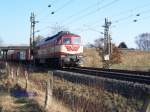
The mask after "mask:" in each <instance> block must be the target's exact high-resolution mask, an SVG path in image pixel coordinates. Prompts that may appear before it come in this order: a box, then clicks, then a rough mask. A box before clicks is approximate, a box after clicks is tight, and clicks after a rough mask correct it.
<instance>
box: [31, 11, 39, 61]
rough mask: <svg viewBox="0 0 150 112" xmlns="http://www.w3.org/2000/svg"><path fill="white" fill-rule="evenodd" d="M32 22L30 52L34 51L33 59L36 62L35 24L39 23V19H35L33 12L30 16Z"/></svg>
mask: <svg viewBox="0 0 150 112" xmlns="http://www.w3.org/2000/svg"><path fill="white" fill-rule="evenodd" d="M30 22H31V29H30V53H31V51H32V56H33V61H34V63H35V52H34V49H35V24H36V23H38V21H35V14H34V13H33V12H32V13H31V16H30ZM30 59H31V57H30Z"/></svg>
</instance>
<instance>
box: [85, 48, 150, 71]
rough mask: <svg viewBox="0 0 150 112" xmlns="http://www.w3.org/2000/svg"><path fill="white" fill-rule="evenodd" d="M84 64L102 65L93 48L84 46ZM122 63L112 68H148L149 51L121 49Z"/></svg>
mask: <svg viewBox="0 0 150 112" xmlns="http://www.w3.org/2000/svg"><path fill="white" fill-rule="evenodd" d="M84 56H85V57H84V66H87V67H102V59H101V57H100V56H99V54H98V52H97V51H96V49H94V48H84ZM121 59H122V63H120V64H115V65H113V66H112V68H115V69H129V70H150V52H144V51H129V50H122V57H121Z"/></svg>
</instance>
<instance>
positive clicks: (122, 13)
mask: <svg viewBox="0 0 150 112" xmlns="http://www.w3.org/2000/svg"><path fill="white" fill-rule="evenodd" d="M148 6H150V3H146V4H144V5H141V6H139V7H135V8H131V9H128V10H124V11H121V12H119V13H117V14H115V15H111V16H109V17H110V18H113V17H119V16H121V15H125V13H126V14H127V13H131V12H134V11H136V10H138V9H143V8H145V7H148ZM129 16H130V17H131V16H132V14H130V15H128V16H127V17H121V18H122V20H123V19H125V18H128V17H129ZM133 16H134V15H133ZM121 18H120V20H121ZM103 20H104V18H99V19H98V20H96V21H94V22H92V23H90V24H92V26H95V25H97V23H98V22H99V21H103ZM118 20H119V19H118Z"/></svg>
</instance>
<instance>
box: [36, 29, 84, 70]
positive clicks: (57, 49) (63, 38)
mask: <svg viewBox="0 0 150 112" xmlns="http://www.w3.org/2000/svg"><path fill="white" fill-rule="evenodd" d="M82 53H83V46H82V45H81V37H80V36H79V35H76V34H72V33H70V32H66V31H61V32H59V33H58V34H56V35H54V36H52V37H47V38H44V39H42V40H41V41H39V42H38V43H37V44H36V52H35V54H36V56H35V58H36V62H39V63H48V64H53V65H54V66H61V67H63V66H80V65H81V57H82Z"/></svg>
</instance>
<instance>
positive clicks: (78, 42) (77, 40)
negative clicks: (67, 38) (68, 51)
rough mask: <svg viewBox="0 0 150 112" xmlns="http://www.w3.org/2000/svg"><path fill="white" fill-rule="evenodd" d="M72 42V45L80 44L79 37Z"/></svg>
mask: <svg viewBox="0 0 150 112" xmlns="http://www.w3.org/2000/svg"><path fill="white" fill-rule="evenodd" d="M72 42H73V44H80V43H81V39H80V38H79V37H74V38H73V40H72Z"/></svg>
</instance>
